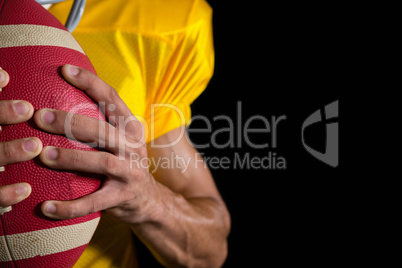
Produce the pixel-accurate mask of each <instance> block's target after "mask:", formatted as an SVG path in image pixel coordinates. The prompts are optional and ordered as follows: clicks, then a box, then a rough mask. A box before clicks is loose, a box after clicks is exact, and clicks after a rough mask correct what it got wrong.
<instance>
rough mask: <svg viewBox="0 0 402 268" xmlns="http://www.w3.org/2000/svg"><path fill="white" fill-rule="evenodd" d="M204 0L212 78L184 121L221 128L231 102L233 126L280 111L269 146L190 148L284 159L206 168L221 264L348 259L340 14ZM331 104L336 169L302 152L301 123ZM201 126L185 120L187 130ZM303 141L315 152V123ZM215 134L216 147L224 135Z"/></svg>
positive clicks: (318, 129)
mask: <svg viewBox="0 0 402 268" xmlns="http://www.w3.org/2000/svg"><path fill="white" fill-rule="evenodd" d="M208 2H209V3H210V5H211V7H212V8H213V10H214V17H213V18H214V20H213V25H214V26H213V27H214V43H215V56H216V62H215V73H214V76H213V78H212V80H211V82H210V84H209V86H208V88H207V89H206V90H205V92H204V93H203V94H202V95H201V96H200V97H199V98H198V99H197V100H196V101H195V102H194V103H193V105H192V112H193V116H196V115H202V116H206V117H207V118H209V119H210V120H211V121H212V122H214V123H213V129H214V130H216V129H220V128H227V127H228V124H227V123H225V122H224V121H214V117H216V116H219V115H225V116H228V117H230V118H233V119H234V120H235V118H236V116H237V110H236V109H237V103H238V102H241V104H242V110H243V112H242V116H243V122H244V121H245V120H247V119H248V118H249V117H251V116H254V115H262V116H264V117H266V118H268V119H270V118H271V116H276V117H279V116H281V115H286V120H285V121H282V122H281V123H279V127H278V133H277V135H278V146H277V148H269V149H260V150H257V149H253V148H250V147H249V146H242V147H241V148H225V149H216V148H207V149H200V150H199V151H200V152H202V153H204V155H205V156H206V157H208V156H210V157H223V156H229V157H232V156H233V155H234V154H239V155H244V154H246V153H250V155H251V156H258V157H264V156H266V155H267V153H268V152H269V151H271V152H275V153H277V155H278V156H282V157H284V158H285V159H286V164H287V167H286V170H272V169H270V170H263V169H243V170H240V169H237V170H233V169H232V170H227V169H212V174H213V176H214V179H215V181H216V184H217V186H218V189H219V191H220V192H221V194H222V196H223V199H224V200H225V202H226V204H227V206H228V209H229V211H230V213H231V220H232V230H231V233H230V236H229V255H228V258H227V260H226V262H225V265H224V267H239V266H240V265H242V266H244V267H260V266H261V265H264V266H268V265H274V267H277V266H285V265H287V264H308V265H323V264H336V263H338V264H340V263H342V260H343V258H344V257H345V256H347V255H348V254H349V253H348V252H349V251H348V250H347V249H348V246H347V245H345V243H343V240H344V239H345V230H346V229H347V226H348V224H349V223H348V217H347V215H346V212H345V210H344V205H345V199H346V198H347V194H348V178H347V177H346V166H347V165H348V163H347V159H346V155H345V153H344V152H343V150H342V149H343V148H344V147H343V146H342V133H343V125H342V117H343V113H342V109H343V99H342V98H341V96H340V92H342V91H345V90H349V89H350V84H349V82H348V81H349V78H350V76H352V75H353V70H351V69H352V68H351V66H350V62H348V61H347V56H346V55H347V53H348V47H349V45H350V44H349V40H350V36H349V34H348V31H347V29H346V28H345V26H344V22H345V20H346V18H345V16H346V15H345V13H344V12H339V9H338V8H337V7H336V6H330V5H326V6H324V5H318V6H317V4H316V5H311V6H306V4H298V5H295V4H293V3H292V4H291V3H285V4H283V5H278V4H270V3H269V2H261V1H260V2H257V1H248V2H242V3H241V4H237V3H239V1H215V0H210V1H208ZM263 3H264V4H263ZM336 100H339V105H340V117H339V118H340V125H339V126H340V164H339V166H338V167H337V168H333V167H330V166H328V165H326V164H324V163H322V162H320V161H319V160H317V159H315V158H314V157H313V156H311V155H310V154H309V153H308V152H307V151H306V150H305V149H304V148H303V145H302V141H301V139H302V138H301V127H302V124H303V122H304V120H305V119H306V118H307V117H308V116H309V115H310V114H312V113H313V112H315V111H316V110H318V109H320V108H323V107H324V106H325V105H327V104H329V103H331V102H333V101H336ZM204 126H205V125H203V124H200V123H199V122H194V123H193V124H192V125H191V128H196V127H204ZM252 127H256V128H258V127H262V125H258V122H257V123H256V124H255V125H252ZM306 136H308V137H309V138H308V140H307V141H308V142H309V144H310V145H311V146H312V147H314V148H322V149H323V148H324V144H325V125H321V126H319V125H317V126H315V127H314V128H311V129H310V131H309V132H308V133H307V132H306ZM250 137H251V139H252V141H253V142H255V143H260V144H262V143H266V142H268V143H270V142H271V136H270V135H269V134H264V133H259V134H252V135H250ZM221 138H222V143H223V142H224V140H225V134H222V135H221ZM191 139H192V140H193V142H194V143H196V144H201V143H205V142H206V141H208V140H209V139H210V134H193V135H191ZM342 244H343V246H340V245H342ZM139 256H142V257H140V264H142V267H158V265H157V264H156V263H152V261H151V260H150V259H151V258H149V257H150V255H147V253H146V252H145V250H141V249H140V254H139ZM147 256H148V257H147ZM141 262H142V263H141ZM256 265H258V266H256Z"/></svg>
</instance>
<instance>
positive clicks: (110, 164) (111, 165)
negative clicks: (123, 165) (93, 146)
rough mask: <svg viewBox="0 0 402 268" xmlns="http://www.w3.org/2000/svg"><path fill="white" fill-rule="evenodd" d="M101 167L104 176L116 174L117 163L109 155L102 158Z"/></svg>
mask: <svg viewBox="0 0 402 268" xmlns="http://www.w3.org/2000/svg"><path fill="white" fill-rule="evenodd" d="M103 167H104V171H105V173H106V174H114V175H115V174H117V171H118V169H119V167H118V161H117V160H116V158H115V157H114V156H113V155H111V154H105V155H104V157H103Z"/></svg>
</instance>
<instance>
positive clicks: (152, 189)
mask: <svg viewBox="0 0 402 268" xmlns="http://www.w3.org/2000/svg"><path fill="white" fill-rule="evenodd" d="M147 176H148V178H147V179H146V183H145V184H144V186H143V187H142V189H141V190H140V191H139V195H141V198H140V199H141V203H140V205H139V206H138V207H137V209H136V212H135V213H134V214H135V216H134V217H133V219H132V220H131V222H130V223H131V225H133V226H139V225H143V224H158V223H160V222H161V220H162V219H163V218H165V214H166V211H167V210H166V209H165V207H164V206H165V204H164V202H163V198H164V197H165V198H166V194H165V193H164V191H165V189H164V186H163V185H161V184H160V183H159V182H158V181H156V180H155V178H154V177H153V176H152V174H151V173H148V174H147Z"/></svg>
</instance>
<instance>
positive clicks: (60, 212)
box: [41, 189, 116, 220]
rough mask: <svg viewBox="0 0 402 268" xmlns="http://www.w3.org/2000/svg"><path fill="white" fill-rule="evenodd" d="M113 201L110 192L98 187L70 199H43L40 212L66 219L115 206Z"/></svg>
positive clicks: (53, 217) (55, 217) (50, 216)
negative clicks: (96, 189)
mask: <svg viewBox="0 0 402 268" xmlns="http://www.w3.org/2000/svg"><path fill="white" fill-rule="evenodd" d="M114 202H116V200H115V198H113V196H112V195H111V194H110V193H105V191H104V189H100V190H98V191H96V192H94V193H92V194H89V195H86V196H84V197H81V198H78V199H76V200H72V201H45V202H44V203H43V204H42V207H41V209H42V213H43V214H44V215H45V216H47V217H49V218H52V219H59V220H66V219H73V218H78V217H83V216H86V215H88V214H91V213H94V212H98V211H102V210H105V209H107V208H109V207H113V206H115V205H114V204H113V203H114Z"/></svg>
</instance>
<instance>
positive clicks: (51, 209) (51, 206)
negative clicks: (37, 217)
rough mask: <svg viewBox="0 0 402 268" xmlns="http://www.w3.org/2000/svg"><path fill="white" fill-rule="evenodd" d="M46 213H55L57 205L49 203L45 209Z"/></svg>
mask: <svg viewBox="0 0 402 268" xmlns="http://www.w3.org/2000/svg"><path fill="white" fill-rule="evenodd" d="M45 211H46V213H49V214H54V213H55V212H56V206H55V205H54V204H53V203H49V204H47V206H46V209H45Z"/></svg>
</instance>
